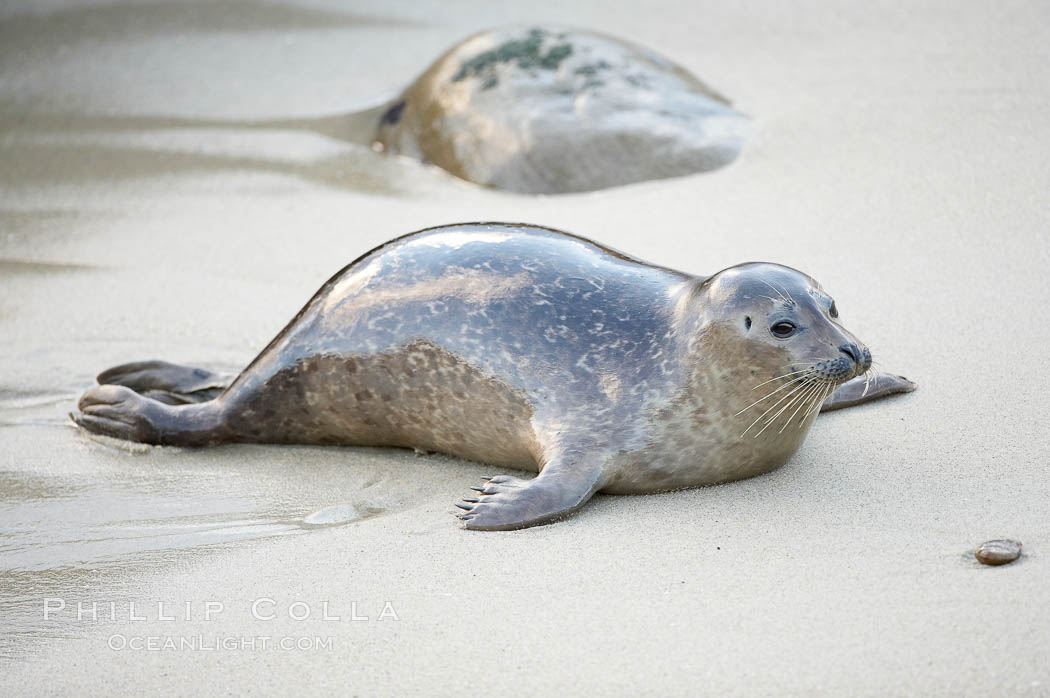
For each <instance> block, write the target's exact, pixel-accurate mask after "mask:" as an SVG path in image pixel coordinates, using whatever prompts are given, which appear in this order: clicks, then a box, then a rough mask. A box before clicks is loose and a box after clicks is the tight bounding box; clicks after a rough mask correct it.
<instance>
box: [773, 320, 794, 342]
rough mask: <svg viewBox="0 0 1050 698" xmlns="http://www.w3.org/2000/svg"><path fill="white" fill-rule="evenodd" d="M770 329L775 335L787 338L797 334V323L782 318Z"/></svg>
mask: <svg viewBox="0 0 1050 698" xmlns="http://www.w3.org/2000/svg"><path fill="white" fill-rule="evenodd" d="M769 331H770V332H772V333H773V336H774V337H780V338H781V339H785V338H787V337H790V336H791V335H793V334H795V324H794V323H791V322H788V321H787V320H781V321H780V322H778V323H777V324H775V325H773V326H772V327H770V328H769Z"/></svg>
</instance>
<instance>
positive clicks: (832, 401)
mask: <svg viewBox="0 0 1050 698" xmlns="http://www.w3.org/2000/svg"><path fill="white" fill-rule="evenodd" d="M916 387H917V386H916V385H915V383H913V382H911V381H910V380H908V379H907V378H905V377H904V376H895V375H893V374H892V373H876V374H875V375H873V376H870V377H869V376H858V377H856V378H854V379H853V380H849V381H846V382H845V383H843V384H842V385H840V386H839V387H838V389H837V390H836V391H835V392H833V393H832V394H831V397H829V398H828V399H827V400H825V401H824V404H823V405H822V406H821V408H820V411H821V412H830V411H832V410H839V409H842V408H843V407H853V406H854V405H860V404H862V403H865V402H871V401H872V400H878V399H879V398H883V397H886V396H887V395H895V394H896V393H910V392H911V391H913V390H915V388H916Z"/></svg>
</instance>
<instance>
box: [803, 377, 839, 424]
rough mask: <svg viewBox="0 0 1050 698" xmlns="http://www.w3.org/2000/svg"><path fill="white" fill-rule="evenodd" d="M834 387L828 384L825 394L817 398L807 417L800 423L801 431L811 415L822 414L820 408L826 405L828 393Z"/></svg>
mask: <svg viewBox="0 0 1050 698" xmlns="http://www.w3.org/2000/svg"><path fill="white" fill-rule="evenodd" d="M832 385H833V384H832V383H828V384H827V385H826V386H825V387H824V392H823V393H820V397H818V398H817V399H816V400H814V401H813V405H812V406H811V407H810V408H809V410H808V411H807V412H806V414H805V416H804V417H802V420H801V421H799V423H798V428H799V429H801V428H802V425H803V424H805V423H806V419H808V418H809V416H810V415H817V414H820V406H821V405H823V404H824V400H825V399H826V398H827V396H828V391H829V390H830V389H831V386H832ZM815 418H816V417H814V419H815Z"/></svg>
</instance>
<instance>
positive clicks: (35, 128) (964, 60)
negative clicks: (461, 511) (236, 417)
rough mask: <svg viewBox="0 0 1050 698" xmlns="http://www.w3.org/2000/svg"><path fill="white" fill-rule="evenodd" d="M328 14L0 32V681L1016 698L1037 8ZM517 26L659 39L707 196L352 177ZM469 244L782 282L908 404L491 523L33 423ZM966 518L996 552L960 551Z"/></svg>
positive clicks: (1041, 182)
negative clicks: (359, 271)
mask: <svg viewBox="0 0 1050 698" xmlns="http://www.w3.org/2000/svg"><path fill="white" fill-rule="evenodd" d="M350 7H351V6H349V5H346V4H343V3H337V2H327V3H326V2H321V1H318V2H310V3H307V2H294V3H252V2H225V1H222V0H220V1H218V2H207V3H205V2H200V3H197V2H183V3H168V4H162V3H139V4H120V3H64V2H62V1H61V0H54V1H52V0H49V1H48V2H46V3H45V2H29V1H28V0H25V1H24V2H15V3H8V4H6V5H5V6H4V7H3V8H0V289H2V291H0V662H2V664H3V666H4V671H3V672H2V677H0V690H2V691H3V692H4V693H15V692H18V693H20V694H32V695H48V694H59V693H73V694H79V695H101V694H107V695H110V694H113V693H144V692H146V691H150V692H155V693H162V694H175V695H181V694H190V693H193V694H203V695H218V694H225V693H248V692H251V693H264V694H269V693H290V692H301V691H306V690H309V691H311V692H320V691H322V690H325V691H333V690H336V691H339V692H342V693H350V694H357V695H404V694H406V693H407V694H413V693H422V694H434V693H441V694H447V693H451V692H453V691H465V690H478V687H479V686H483V687H484V689H485V690H486V691H488V692H491V693H496V694H508V695H514V694H521V693H529V694H540V695H542V694H546V693H551V692H554V691H560V692H562V693H569V694H577V693H594V694H597V693H599V692H601V693H608V694H622V695H655V694H662V695H666V694H684V695H696V694H711V695H748V696H752V695H785V694H786V695H873V696H874V695H879V696H884V695H975V696H983V695H1032V696H1037V695H1047V694H1048V692H1050V669H1048V668H1047V667H1050V567H1048V563H1047V559H1048V558H1047V553H1046V551H1047V550H1050V532H1048V529H1047V502H1048V501H1050V485H1048V481H1047V477H1046V461H1047V455H1048V453H1050V431H1048V430H1047V428H1046V419H1045V412H1046V408H1047V407H1048V402H1050V398H1048V397H1047V394H1046V386H1047V385H1048V384H1050V369H1048V368H1047V365H1046V362H1045V361H1042V360H1041V354H1042V347H1045V346H1047V344H1048V342H1050V329H1048V326H1047V324H1046V323H1045V321H1044V317H1045V315H1046V312H1045V307H1044V306H1045V302H1046V300H1045V299H1046V298H1047V297H1048V295H1050V274H1048V273H1047V268H1048V263H1050V243H1048V242H1047V230H1048V224H1050V208H1048V206H1047V197H1046V184H1047V182H1048V181H1050V164H1048V163H1050V157H1048V155H1050V132H1048V131H1047V129H1046V128H1045V121H1046V115H1047V113H1048V109H1050V80H1048V77H1050V76H1048V72H1050V68H1048V66H1050V62H1048V59H1050V49H1048V48H1047V43H1046V42H1045V27H1046V25H1047V21H1048V20H1050V13H1048V11H1047V8H1046V7H1045V6H1044V5H1041V4H1038V3H1024V2H1016V3H1006V4H1002V3H1000V4H988V5H983V4H977V3H969V4H966V5H958V4H956V3H947V2H944V3H925V4H923V6H922V7H917V6H913V5H912V4H905V3H876V4H874V5H873V4H870V3H865V4H856V5H852V6H849V7H844V6H841V5H839V4H834V3H821V2H806V3H802V4H795V5H792V6H791V7H790V8H788V7H781V6H780V5H778V4H776V3H770V2H751V3H744V4H736V5H732V6H730V5H724V4H715V3H675V2H661V3H656V4H654V5H651V6H647V8H646V10H645V11H644V13H643V12H640V10H639V6H637V4H632V3H626V2H620V1H619V0H617V2H613V3H603V4H601V5H600V6H598V4H595V6H593V7H568V6H565V5H564V3H553V2H551V3H547V2H533V3H529V4H528V5H527V6H525V5H521V6H510V5H493V4H491V3H482V2H476V3H471V2H452V3H442V4H441V5H440V6H437V5H434V6H430V5H425V4H422V3H410V2H394V3H373V2H359V3H354V4H353V5H352V9H348V8H350ZM513 22H552V23H560V24H568V25H574V26H581V27H586V28H589V29H593V30H598V31H604V32H607V33H610V34H613V35H617V36H621V37H625V38H628V39H631V40H634V41H637V42H639V43H641V44H643V45H646V46H651V47H653V48H655V49H657V50H659V51H660V52H661V53H663V54H665V55H667V56H669V57H671V58H673V59H674V60H676V61H678V62H679V63H681V64H682V65H684V66H685V67H687V68H688V69H689V70H691V71H692V72H694V73H696V74H697V75H698V76H699V77H700V78H702V79H703V80H705V81H707V82H709V83H710V84H711V85H712V86H713V87H714V88H716V89H717V90H719V91H720V92H723V93H725V94H726V95H727V96H729V97H730V98H731V99H732V100H733V102H734V105H735V106H736V107H737V108H738V109H739V110H740V111H742V112H744V113H746V114H749V115H751V116H752V117H753V119H754V121H755V136H754V139H753V140H752V142H751V143H750V145H749V146H748V147H747V148H746V149H745V150H744V152H743V154H742V155H741V157H740V158H739V159H738V160H737V161H736V162H735V163H733V164H732V165H730V166H729V167H726V168H724V169H722V170H718V171H716V172H712V173H708V174H704V175H698V176H693V177H685V178H680V179H673V180H666V181H662V182H650V183H645V184H639V185H632V186H627V187H621V188H616V189H610V190H606V191H601V192H595V193H590V194H574V195H565V196H552V197H529V196H518V195H511V194H504V193H499V192H494V191H488V190H484V189H480V188H477V187H474V186H472V185H469V184H466V183H464V182H461V181H459V180H456V179H454V178H452V177H450V176H448V175H445V174H443V173H441V172H440V171H436V170H434V169H432V168H428V167H425V166H423V165H420V164H419V163H416V162H413V161H409V160H401V159H391V158H384V157H382V156H380V155H378V154H376V153H374V152H372V150H371V149H370V148H369V147H368V145H367V141H368V137H367V136H368V132H369V124H370V123H371V122H372V119H374V116H375V113H376V112H375V108H376V107H378V106H379V105H381V104H383V103H384V101H385V100H386V99H388V98H389V97H391V96H392V95H393V94H395V93H396V92H397V90H398V89H400V88H401V87H402V86H403V85H405V84H406V83H407V82H409V81H410V80H411V79H412V78H414V77H415V75H416V74H417V73H418V72H420V71H421V70H422V69H423V68H424V67H425V66H426V65H427V64H428V63H429V62H430V61H431V60H432V59H433V58H435V57H436V56H437V55H439V54H440V53H441V52H442V51H443V50H444V49H445V48H447V47H448V46H450V45H451V44H452V43H454V42H455V41H457V40H459V39H461V38H462V37H464V36H466V35H468V34H470V33H472V32H474V31H476V30H479V29H482V28H485V27H489V26H495V25H500V24H507V23H513ZM369 110H372V111H369ZM469 220H507V221H528V222H534V223H541V224H544V225H549V226H553V227H557V228H562V229H565V230H569V231H572V232H574V233H578V234H581V235H585V236H588V237H591V238H594V239H596V240H598V241H600V242H601V243H603V244H606V245H609V246H611V247H614V248H617V249H621V250H624V251H626V252H628V253H630V254H633V255H635V256H638V257H641V258H643V259H647V260H649V261H652V262H654V263H658V264H664V265H668V266H672V267H675V268H680V269H683V270H685V271H690V272H694V273H712V272H714V271H717V270H718V269H721V268H724V267H726V266H729V265H731V264H735V263H738V262H742V261H746V260H769V261H776V262H781V263H784V264H788V265H791V266H795V267H797V268H800V269H802V270H804V271H806V272H808V273H810V274H812V275H813V276H814V277H816V278H817V279H819V280H820V281H821V283H822V284H823V285H824V287H825V288H827V289H828V290H829V291H830V292H831V293H833V294H834V295H835V297H836V299H837V303H838V306H839V308H840V310H841V312H842V316H843V318H844V322H845V324H846V325H847V326H848V327H849V328H850V329H851V330H852V331H854V332H855V333H856V334H857V335H858V336H860V337H861V338H863V339H864V340H865V341H866V342H867V343H868V344H869V345H870V346H871V348H872V350H873V353H874V355H875V359H876V361H877V362H878V363H879V364H880V366H881V368H882V369H883V370H886V371H890V372H898V373H902V374H904V375H906V376H908V377H909V378H912V379H914V380H916V381H917V382H918V383H919V386H920V388H919V390H918V391H917V392H915V393H913V394H910V395H907V396H902V397H899V398H894V399H888V400H886V401H884V402H879V403H875V404H871V405H867V406H863V407H859V408H856V409H850V410H845V411H842V412H835V413H832V414H828V415H824V416H822V417H820V419H819V420H818V422H817V424H816V426H815V427H814V429H813V432H812V434H811V436H810V437H809V439H808V440H807V442H806V443H805V445H804V446H803V448H802V449H801V451H800V452H799V453H798V454H797V455H796V456H795V457H794V458H793V459H792V460H791V461H790V462H789V463H788V464H787V465H786V466H784V467H783V468H781V469H780V470H778V471H776V472H774V473H772V474H770V475H768V476H763V477H760V478H755V479H751V480H745V481H741V482H736V483H732V484H728V485H722V486H718V487H713V488H705V489H699V490H690V491H682V492H675V493H670V494H665V495H656V496H643V497H612V496H599V497H598V498H597V499H596V500H595V501H594V503H593V504H591V505H589V506H588V507H587V508H586V509H584V510H583V511H582V512H581V513H580V514H579V515H577V516H575V517H574V518H572V519H569V520H567V521H564V522H561V523H557V524H554V525H551V526H545V527H540V528H535V529H529V530H525V531H518V532H511V533H495V534H493V533H474V532H465V531H462V530H459V529H458V527H457V526H456V520H455V518H454V517H453V516H452V513H453V512H454V508H453V507H452V502H454V501H455V500H457V499H458V498H460V497H463V496H465V495H466V494H467V492H468V490H467V488H468V487H469V486H470V485H471V484H474V483H475V482H477V480H478V478H479V477H480V476H482V475H488V474H492V473H491V470H492V469H491V468H487V467H485V466H482V465H478V464H473V463H466V462H462V461H457V460H456V459H453V458H449V457H445V456H440V455H433V456H427V457H419V456H416V455H414V454H413V453H412V452H410V451H401V450H384V449H347V448H321V447H276V446H240V445H238V446H224V447H219V448H214V449H209V450H201V451H192V450H180V449H174V448H151V447H145V446H141V445H131V444H124V443H120V442H116V441H112V440H108V439H104V438H97V437H93V436H89V435H87V434H85V433H83V432H80V431H78V430H77V429H75V428H74V426H73V425H72V423H71V422H70V421H69V419H68V417H67V414H68V412H69V411H70V410H71V409H72V408H73V406H74V405H75V401H76V399H77V396H78V395H79V394H80V392H81V391H82V390H84V389H85V388H87V387H88V386H90V385H92V384H93V381H94V376H95V374H97V373H98V372H99V371H100V370H102V369H104V368H106V367H109V366H112V365H115V364H119V363H123V362H126V361H133V360H138V359H149V358H162V359H166V360H170V361H175V362H179V363H186V364H190V365H202V366H208V367H210V368H217V369H221V370H227V371H236V370H238V369H239V368H240V367H242V366H243V365H245V364H246V363H247V362H248V361H250V360H251V359H252V358H253V357H254V356H255V354H256V353H257V352H258V351H259V350H260V349H261V348H262V347H264V346H265V345H266V343H267V342H268V341H269V340H270V339H271V338H272V337H273V335H274V334H276V333H277V332H278V331H279V330H280V329H281V328H282V327H283V326H284V324H285V323H286V322H287V321H288V319H289V318H291V317H292V316H293V315H294V314H295V313H296V312H297V311H298V310H299V308H300V307H301V306H302V305H303V303H305V302H306V301H307V300H308V299H309V297H310V296H311V295H312V294H313V292H314V291H315V290H316V289H317V287H318V286H320V284H321V283H322V282H324V281H325V280H326V279H327V278H328V277H330V276H331V275H332V274H333V273H334V272H335V271H337V270H338V269H339V268H340V267H342V266H343V265H344V264H346V263H347V262H349V261H351V260H353V259H354V258H356V257H357V256H358V255H360V254H361V253H362V252H364V251H366V250H368V249H370V248H371V247H373V246H375V245H376V244H378V243H380V242H382V241H384V240H387V239H389V238H391V237H394V236H396V235H400V234H402V233H405V232H408V231H411V230H414V229H418V228H422V227H427V226H431V225H437V224H441V223H451V222H457V221H469ZM999 537H1010V538H1017V539H1019V540H1021V541H1022V542H1023V543H1024V546H1025V547H1024V550H1025V554H1024V556H1023V557H1022V558H1021V560H1020V561H1018V562H1017V563H1014V564H1012V565H1009V566H1006V567H1003V568H996V569H993V568H986V567H982V566H980V565H978V564H977V563H976V562H974V561H973V557H972V553H973V549H974V548H975V547H976V546H977V545H978V544H980V543H981V542H982V541H984V540H987V539H990V538H999ZM78 602H79V603H80V604H81V609H82V610H81V613H80V616H81V617H80V618H78V617H77V615H78V614H77V604H78ZM92 604H94V606H92ZM111 604H112V606H111ZM215 604H219V606H216V605H215ZM220 606H221V609H220ZM92 608H96V609H97V617H94V616H95V614H94V613H93V612H92V611H91V610H90V609H92ZM111 608H112V612H111V610H110V609H111ZM304 612H306V613H308V615H307V617H302V618H300V617H301V616H302V615H303V613H304ZM271 615H272V617H271ZM139 617H142V618H144V619H143V620H137V618H139ZM168 617H172V618H173V619H172V620H166V618H168ZM326 617H327V619H326ZM336 618H338V619H336ZM263 637H266V638H270V640H267V641H265V642H264V641H263V640H260V639H259V638H263ZM114 638H116V639H114ZM146 638H162V639H161V640H160V641H158V642H160V643H161V644H164V639H174V641H175V643H176V644H177V645H181V646H179V647H177V648H175V649H165V648H163V647H160V648H158V649H156V650H151V649H148V648H146V645H148V644H150V643H151V642H153V641H152V640H147V639H146ZM226 638H230V639H231V640H230V641H229V642H228V643H227V641H226ZM286 638H292V639H293V642H292V645H293V646H292V647H290V648H280V647H277V648H275V647H273V644H275V643H278V642H279V641H280V640H282V639H286ZM249 640H250V642H249ZM224 643H226V644H229V645H230V646H229V647H226V646H225V645H224ZM299 643H302V644H301V645H300V644H299ZM187 644H188V645H189V646H185V645H187ZM133 645H137V646H139V647H140V649H136V648H135V647H133ZM234 645H235V646H234Z"/></svg>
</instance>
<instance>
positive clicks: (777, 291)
mask: <svg viewBox="0 0 1050 698" xmlns="http://www.w3.org/2000/svg"><path fill="white" fill-rule="evenodd" d="M759 281H761V282H762V283H764V284H765V285H766V286H769V287H770V288H771V289H773V291H774V292H775V293H776V294H777V295H778V296H780V297H781V298H783V299H784V302H785V303H787V302H788V299H787V297H786V296H785V295H784V294H783V293H781V292H780V290H779V289H778V288H777V287H776V286H774V285H773V284H771V283H769V282H768V281H766V280H765V279H759ZM767 297H768V296H767Z"/></svg>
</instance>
